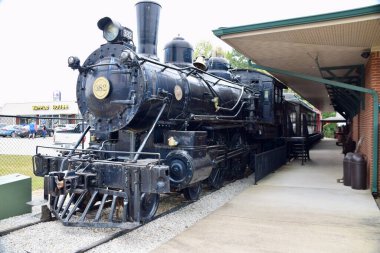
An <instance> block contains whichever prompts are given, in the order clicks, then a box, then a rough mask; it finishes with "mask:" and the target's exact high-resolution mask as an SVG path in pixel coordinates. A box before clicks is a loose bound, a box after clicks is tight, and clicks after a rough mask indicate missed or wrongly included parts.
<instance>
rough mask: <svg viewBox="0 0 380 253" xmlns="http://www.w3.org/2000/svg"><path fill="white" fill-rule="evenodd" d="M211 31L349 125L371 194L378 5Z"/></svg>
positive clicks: (377, 179) (375, 176)
mask: <svg viewBox="0 0 380 253" xmlns="http://www.w3.org/2000/svg"><path fill="white" fill-rule="evenodd" d="M213 33H214V34H215V35H216V36H217V37H219V38H220V39H222V40H223V41H224V42H226V43H227V44H228V45H230V46H231V47H233V48H235V49H236V50H237V51H239V52H240V53H242V54H243V55H245V56H246V57H248V58H250V59H251V60H252V61H253V62H254V63H253V64H252V66H253V67H256V68H259V69H263V70H266V71H268V72H270V73H271V74H272V75H274V76H275V77H276V78H278V79H280V80H281V81H282V82H284V83H285V85H287V86H288V87H290V88H292V89H293V90H294V91H295V92H297V93H298V94H300V95H301V96H302V97H303V98H304V99H305V100H307V101H308V102H310V103H311V104H312V105H314V106H315V107H316V108H318V109H319V110H320V111H322V112H331V111H336V112H338V113H340V114H341V115H342V116H343V117H344V118H345V119H346V121H347V123H349V124H350V126H351V132H352V138H353V140H354V141H355V142H356V143H357V144H359V143H360V146H359V147H358V151H359V152H360V153H362V154H363V155H364V156H365V159H366V161H367V167H368V172H369V173H368V175H369V178H368V181H369V186H370V188H371V191H372V193H373V195H374V196H377V195H378V192H379V191H378V187H379V185H380V170H379V166H380V162H379V160H380V159H379V156H380V154H379V138H378V136H379V119H378V118H379V114H378V108H379V101H378V96H379V94H380V5H374V6H368V7H364V8H358V9H352V10H346V11H340V12H335V13H328V14H322V15H315V16H308V17H303V18H294V19H288V20H280V21H272V22H266V23H259V24H249V25H243V26H236V27H223V28H219V29H216V30H214V31H213Z"/></svg>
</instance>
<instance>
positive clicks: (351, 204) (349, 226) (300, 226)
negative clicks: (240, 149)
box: [154, 139, 380, 253]
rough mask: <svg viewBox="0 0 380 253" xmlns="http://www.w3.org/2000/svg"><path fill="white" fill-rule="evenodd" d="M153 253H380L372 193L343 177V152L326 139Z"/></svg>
mask: <svg viewBox="0 0 380 253" xmlns="http://www.w3.org/2000/svg"><path fill="white" fill-rule="evenodd" d="M310 156H311V159H312V160H311V161H308V162H307V163H306V164H305V165H304V166H301V161H298V160H295V161H292V162H291V163H290V164H288V165H286V166H283V167H282V168H280V169H279V170H278V171H277V172H276V173H274V174H271V175H269V176H267V177H266V178H265V179H263V180H261V181H260V182H259V184H258V185H252V187H250V188H249V189H247V190H246V191H244V192H242V193H241V194H240V195H238V196H237V197H235V198H234V199H233V200H232V201H231V202H229V203H227V204H226V205H224V206H223V207H222V208H220V209H219V210H217V211H215V212H214V213H212V214H211V215H209V216H207V217H206V218H205V219H203V220H201V221H199V222H198V223H196V224H195V225H194V226H192V227H190V228H189V229H188V230H186V231H185V232H184V233H182V234H180V235H179V236H177V237H175V238H173V239H172V240H170V241H168V242H167V243H165V244H163V245H161V247H159V248H157V249H156V250H155V251H154V252H165V253H168V252H302V253H304V252H318V253H321V252H324V253H326V252H339V253H341V252H342V253H343V252H345V253H347V252H355V253H356V252H366V253H367V252H369V253H372V252H373V253H378V252H380V212H379V209H378V207H377V205H376V203H375V201H374V199H373V198H372V196H371V193H370V190H353V189H351V188H350V187H349V186H344V185H343V184H341V183H337V179H338V178H342V171H343V169H342V161H343V154H341V147H337V146H336V145H335V140H331V139H330V140H328V139H327V140H326V139H324V140H322V141H321V142H320V143H319V144H317V146H315V147H314V149H313V150H311V152H310Z"/></svg>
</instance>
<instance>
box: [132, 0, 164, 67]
mask: <svg viewBox="0 0 380 253" xmlns="http://www.w3.org/2000/svg"><path fill="white" fill-rule="evenodd" d="M160 10H161V5H159V4H158V3H156V2H152V1H142V2H139V3H137V4H136V12H137V14H136V15H137V37H138V46H137V53H139V54H145V55H147V56H148V57H151V58H154V59H157V60H158V58H157V33H158V22H159V19H160Z"/></svg>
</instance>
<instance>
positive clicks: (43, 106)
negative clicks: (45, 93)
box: [32, 105, 49, 111]
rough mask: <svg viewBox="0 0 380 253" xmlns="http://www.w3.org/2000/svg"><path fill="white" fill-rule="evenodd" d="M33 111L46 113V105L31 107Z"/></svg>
mask: <svg viewBox="0 0 380 253" xmlns="http://www.w3.org/2000/svg"><path fill="white" fill-rule="evenodd" d="M32 108H33V111H46V110H49V106H48V105H32Z"/></svg>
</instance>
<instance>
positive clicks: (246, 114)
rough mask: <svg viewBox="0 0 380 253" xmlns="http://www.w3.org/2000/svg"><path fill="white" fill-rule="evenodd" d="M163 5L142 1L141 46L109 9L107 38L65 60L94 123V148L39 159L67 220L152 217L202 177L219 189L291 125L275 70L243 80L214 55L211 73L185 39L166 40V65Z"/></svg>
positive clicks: (120, 222) (100, 223)
mask: <svg viewBox="0 0 380 253" xmlns="http://www.w3.org/2000/svg"><path fill="white" fill-rule="evenodd" d="M160 8H161V6H160V5H159V4H157V3H154V2H150V1H144V2H139V3H137V4H136V9H137V18H138V24H137V29H138V46H137V50H138V51H137V52H136V48H135V45H134V43H133V33H132V31H131V30H130V29H128V28H126V27H123V26H121V25H120V24H119V23H117V22H115V21H113V20H112V19H110V18H108V17H105V18H102V19H100V20H99V22H98V27H99V29H100V30H102V31H103V36H104V38H105V39H106V40H107V43H106V44H104V45H101V46H100V48H98V49H97V50H95V51H94V52H93V53H92V54H91V55H90V56H89V57H88V58H87V59H86V61H85V62H84V63H83V64H82V65H81V64H80V61H79V59H78V58H76V57H70V58H69V60H68V64H69V67H71V68H72V69H75V70H78V71H79V77H78V81H77V89H76V93H77V101H78V105H79V109H80V111H81V113H82V115H83V116H84V118H85V119H86V121H87V122H88V123H89V125H90V126H91V130H90V127H89V128H87V129H86V131H85V132H84V133H83V135H82V137H84V136H85V135H86V133H87V131H90V132H91V142H90V147H89V148H88V149H86V150H82V149H77V147H78V146H79V144H80V142H81V141H82V140H81V139H80V140H78V143H77V145H75V147H74V148H73V149H71V150H69V152H68V154H66V155H64V156H49V155H42V153H41V152H38V154H37V155H35V156H34V157H33V160H34V172H35V174H36V175H38V176H43V177H44V180H45V181H44V182H45V196H46V198H47V199H48V200H49V209H50V212H51V213H52V214H53V215H54V216H55V217H57V218H58V219H60V220H61V221H62V222H63V223H64V224H65V225H72V226H95V227H107V226H130V227H133V226H136V224H139V223H141V222H145V221H148V220H150V219H151V218H152V217H153V216H154V214H155V212H156V210H157V207H158V203H159V195H160V194H162V193H170V192H182V193H183V195H184V197H185V198H186V199H188V200H196V199H197V198H198V197H199V194H200V191H201V183H204V182H206V183H208V185H209V186H210V187H213V188H216V189H218V188H220V187H221V186H222V184H223V181H224V180H225V179H233V178H241V177H243V176H244V173H245V170H246V168H247V167H249V168H251V169H253V162H254V159H253V155H254V154H255V153H259V152H262V151H265V150H268V149H271V148H274V147H275V146H276V145H278V141H277V139H276V137H279V136H281V135H282V133H283V132H284V129H283V128H284V126H286V123H284V122H285V121H286V118H285V116H284V114H283V106H282V105H283V95H282V88H283V87H284V86H283V84H281V83H280V82H278V81H277V80H275V79H274V78H269V77H268V76H266V75H262V76H265V77H266V79H265V78H263V77H261V79H260V78H258V79H257V80H258V81H257V82H248V83H246V84H244V82H238V81H237V79H236V78H233V77H232V76H231V74H230V72H228V64H226V63H225V62H223V61H220V60H219V61H218V59H217V58H215V59H214V58H212V59H209V60H208V62H207V65H208V71H204V69H203V70H202V69H201V68H197V67H194V66H193V59H192V54H193V49H192V47H191V45H190V44H189V43H187V42H186V41H185V40H184V39H183V38H180V37H177V38H175V39H174V40H173V41H171V42H169V43H168V44H167V45H166V46H165V59H164V62H165V63H160V62H159V61H158V58H157V56H156V47H157V46H156V44H157V32H158V23H159V13H160ZM40 148H41V147H40ZM106 207H107V208H106ZM108 207H109V208H108ZM94 209H96V210H97V211H96V212H95V214H93V210H94ZM78 214H79V215H78Z"/></svg>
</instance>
